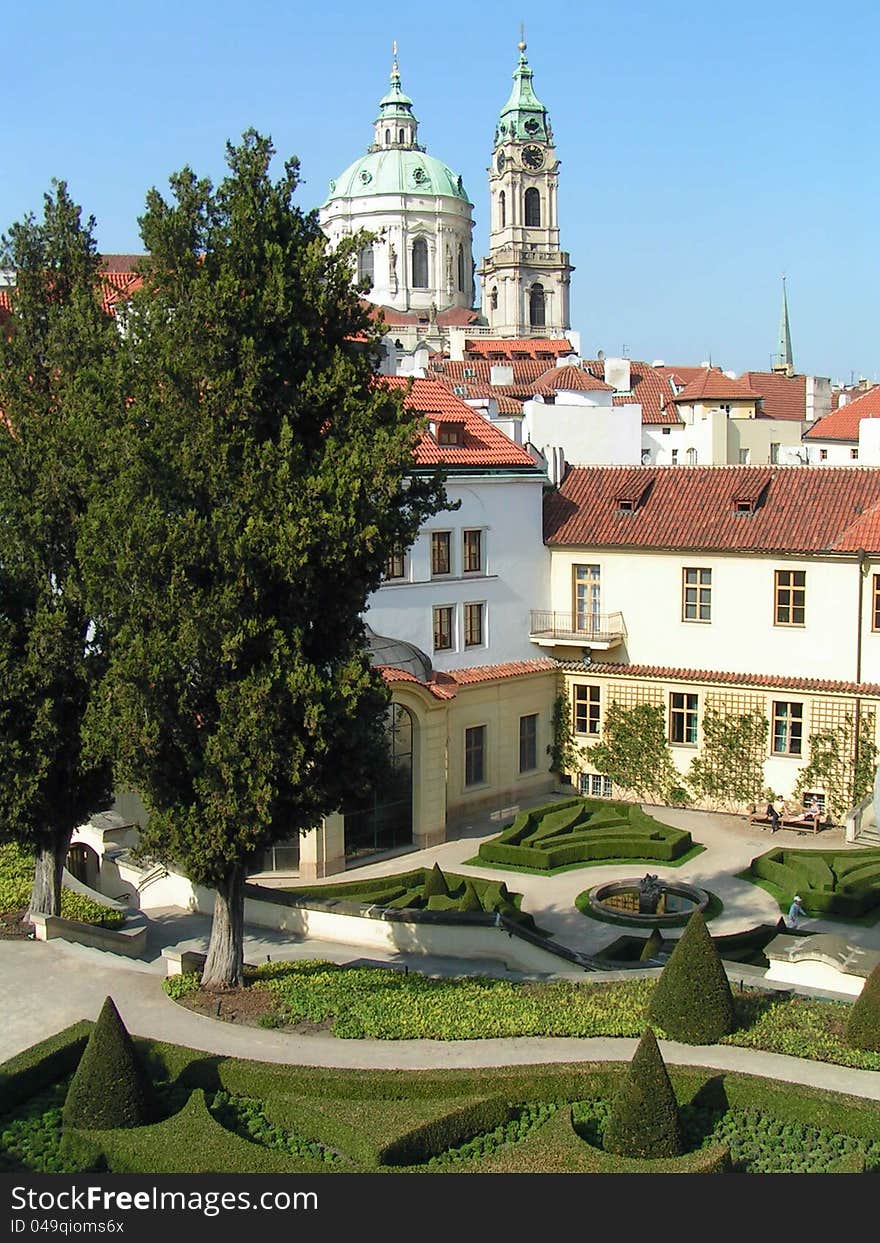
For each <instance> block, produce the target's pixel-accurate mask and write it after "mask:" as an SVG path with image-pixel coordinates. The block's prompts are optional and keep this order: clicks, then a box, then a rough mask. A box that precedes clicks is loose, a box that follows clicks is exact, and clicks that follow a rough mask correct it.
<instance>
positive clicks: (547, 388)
mask: <svg viewBox="0 0 880 1243" xmlns="http://www.w3.org/2000/svg"><path fill="white" fill-rule="evenodd" d="M531 389H532V392H533V393H560V392H561V393H588V392H603V393H613V392H614V388H613V386H612V385H610V384H606V383H605V381H604V380H597V379H596V377H595V376H594V375H593V374H592V373H591V372H589V371H587V370H586V369H585V368H584V367H574V366H571V364H569V365H568V366H565V367H554V368H553V369H552V370H551V371H545V372H544V374H543V375H542V376H539V378H538V379H537V380H535V381H534V383H533V384H532V386H531Z"/></svg>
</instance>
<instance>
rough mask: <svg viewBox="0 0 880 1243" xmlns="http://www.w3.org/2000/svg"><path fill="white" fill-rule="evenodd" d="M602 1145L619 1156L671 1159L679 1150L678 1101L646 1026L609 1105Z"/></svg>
mask: <svg viewBox="0 0 880 1243" xmlns="http://www.w3.org/2000/svg"><path fill="white" fill-rule="evenodd" d="M604 1142H605V1151H606V1152H613V1153H616V1154H617V1155H618V1156H621V1157H675V1156H678V1154H679V1153H680V1152H681V1151H682V1149H683V1145H682V1138H681V1127H680V1124H679V1120H678V1102H677V1101H676V1099H675V1092H674V1091H673V1088H672V1084H671V1083H670V1082H669V1075H668V1074H667V1072H666V1066H665V1065H664V1063H663V1058H662V1056H661V1054H660V1049H659V1048H658V1046H657V1040H656V1037H655V1036H654V1032H653V1031H652V1030H651V1028H650V1027H647V1028H645V1032H644V1035H643V1036H642V1038H641V1040H640V1041H639V1047H638V1048H637V1049H636V1051H635V1055H634V1056H633V1060H632V1061H631V1062H630V1064H629V1067H628V1068H627V1071H626V1074H625V1076H624V1079H623V1083H622V1084H621V1085H620V1090H619V1091H618V1093H617V1095H616V1097H615V1098H614V1100H613V1102H612V1105H611V1113H610V1115H609V1117H608V1121H607V1122H606V1124H605V1141H604Z"/></svg>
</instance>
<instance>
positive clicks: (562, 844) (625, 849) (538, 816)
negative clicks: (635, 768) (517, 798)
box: [476, 798, 694, 873]
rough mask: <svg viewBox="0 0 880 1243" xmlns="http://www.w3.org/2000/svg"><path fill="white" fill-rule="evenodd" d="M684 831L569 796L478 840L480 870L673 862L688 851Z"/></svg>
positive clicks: (637, 811)
mask: <svg viewBox="0 0 880 1243" xmlns="http://www.w3.org/2000/svg"><path fill="white" fill-rule="evenodd" d="M693 848H694V842H693V839H692V838H691V835H690V833H688V832H686V831H684V830H682V829H674V828H671V827H670V826H669V825H666V824H661V823H660V822H659V821H658V820H655V819H654V818H653V816H649V815H647V814H646V813H645V812H643V811H642V809H641V807H639V805H638V804H637V803H617V802H610V801H605V800H602V799H585V798H573V799H567V800H565V801H564V802H559V803H550V804H548V805H546V806H543V807H534V808H532V810H531V811H522V812H520V813H519V815H518V816H517V817H516V819H515V820H513V821H512V822H511V823H510V824H508V825H507V826H505V828H504V829H503V831H502V832H501V833H500V834H499V836H498V837H493V838H491V839H490V840H489V841H488V842H483V844H482V845H481V846H480V849H479V853H478V857H477V860H476V862H479V863H480V864H482V865H483V866H485V865H487V864H490V865H498V866H501V867H515V868H522V869H524V870H529V871H533V872H542V873H552V872H555V871H559V870H561V869H564V868H568V867H578V866H583V865H585V864H589V863H600V862H605V863H607V862H608V861H610V860H617V861H626V862H631V863H637V862H646V863H652V862H653V863H673V862H675V861H676V860H678V859H681V858H682V856H684V855H685V854H687V853H688V852H689V851H691V850H693Z"/></svg>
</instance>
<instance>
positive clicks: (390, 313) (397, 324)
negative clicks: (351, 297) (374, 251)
mask: <svg viewBox="0 0 880 1243" xmlns="http://www.w3.org/2000/svg"><path fill="white" fill-rule="evenodd" d="M362 302H363V304H364V306H365V308H366V309H367V310H368V311H369V313H370V315H371V317H372V318H373V319H379V318H380V317H381V318H382V319H383V320H384V322H385V323H386V324H387V325H388V327H389V328H406V327H410V326H412V325H413V324H429V323H430V322H431V319H430V316H429V314H428V312H427V311H396V310H395V309H394V307H393V306H377V305H376V303H375V302H368V301H367V300H366V299H365V298H364V299H362ZM477 318H478V316H477V312H476V311H469V310H468V309H467V308H466V307H463V306H451V307H449V308H448V309H447V310H445V311H439V312H438V313H437V319H436V323H437V324H439V325H440V327H441V328H449V327H456V326H461V327H466V326H467V325H468V324H472V323H474V321H475V320H476V319H477Z"/></svg>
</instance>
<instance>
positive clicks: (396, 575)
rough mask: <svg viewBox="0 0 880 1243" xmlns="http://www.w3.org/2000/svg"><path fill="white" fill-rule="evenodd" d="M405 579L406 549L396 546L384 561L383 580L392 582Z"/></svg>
mask: <svg viewBox="0 0 880 1243" xmlns="http://www.w3.org/2000/svg"><path fill="white" fill-rule="evenodd" d="M405 577H406V549H404V548H402V547H401V546H400V545H399V544H398V545H396V546H395V547H394V548H393V549H392V550H391V552H390V553H389V555H388V557H387V558H386V561H385V578H386V580H388V581H389V582H390V581H393V580H394V579H400V578H405Z"/></svg>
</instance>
